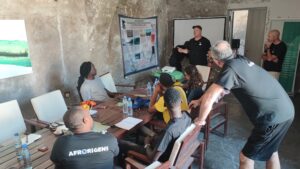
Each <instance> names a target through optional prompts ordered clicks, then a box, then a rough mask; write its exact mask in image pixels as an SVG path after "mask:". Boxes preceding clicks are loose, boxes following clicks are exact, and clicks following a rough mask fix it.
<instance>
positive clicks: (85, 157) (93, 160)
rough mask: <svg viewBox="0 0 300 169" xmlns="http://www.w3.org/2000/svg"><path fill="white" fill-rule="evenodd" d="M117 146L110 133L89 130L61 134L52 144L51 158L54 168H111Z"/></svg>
mask: <svg viewBox="0 0 300 169" xmlns="http://www.w3.org/2000/svg"><path fill="white" fill-rule="evenodd" d="M117 146H118V143H117V140H116V139H115V138H114V137H113V136H111V135H110V134H101V133H95V132H89V133H82V134H77V135H69V136H62V137H60V138H58V139H57V141H56V143H55V144H54V147H53V150H52V154H51V160H52V161H54V162H55V164H56V168H66V169H67V168H72V169H77V168H78V169H83V168H90V169H92V168H95V169H96V168H97V169H99V168H103V169H106V168H113V158H114V156H116V155H117V154H118V147H117Z"/></svg>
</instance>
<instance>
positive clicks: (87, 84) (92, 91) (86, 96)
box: [77, 62, 109, 101]
mask: <svg viewBox="0 0 300 169" xmlns="http://www.w3.org/2000/svg"><path fill="white" fill-rule="evenodd" d="M96 75H97V70H96V68H95V66H94V64H93V63H91V62H83V63H82V64H81V66H80V77H79V78H78V86H77V89H78V91H79V93H80V95H81V97H82V100H96V101H103V100H105V99H107V98H109V97H108V95H107V92H106V91H105V89H104V85H103V84H102V82H101V79H100V78H99V77H95V76H96Z"/></svg>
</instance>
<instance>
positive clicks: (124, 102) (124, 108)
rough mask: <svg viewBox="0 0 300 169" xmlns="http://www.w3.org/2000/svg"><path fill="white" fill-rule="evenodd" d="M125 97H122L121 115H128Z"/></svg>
mask: <svg viewBox="0 0 300 169" xmlns="http://www.w3.org/2000/svg"><path fill="white" fill-rule="evenodd" d="M127 103H128V102H127V98H126V96H124V97H123V114H128V104H127Z"/></svg>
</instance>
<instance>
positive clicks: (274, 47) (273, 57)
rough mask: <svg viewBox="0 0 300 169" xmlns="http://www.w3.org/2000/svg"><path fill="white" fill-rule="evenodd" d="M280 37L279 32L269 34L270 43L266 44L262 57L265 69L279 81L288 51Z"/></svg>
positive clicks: (273, 31)
mask: <svg viewBox="0 0 300 169" xmlns="http://www.w3.org/2000/svg"><path fill="white" fill-rule="evenodd" d="M279 37H280V32H279V31H278V30H271V31H270V32H269V34H268V41H267V42H266V43H265V53H264V54H263V55H262V59H263V61H264V63H263V67H264V69H266V70H267V71H268V72H269V73H270V74H271V75H272V76H273V77H274V78H275V79H277V80H278V79H279V75H280V72H281V69H282V64H283V61H284V57H285V54H286V51H287V47H286V44H285V43H284V42H283V41H281V40H280V39H279Z"/></svg>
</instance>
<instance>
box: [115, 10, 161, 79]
mask: <svg viewBox="0 0 300 169" xmlns="http://www.w3.org/2000/svg"><path fill="white" fill-rule="evenodd" d="M119 21H120V33H121V36H120V37H121V46H122V56H123V68H124V76H125V77H126V76H128V75H131V74H134V73H138V72H141V71H144V70H147V69H151V68H154V67H157V66H158V42H157V17H151V18H130V17H126V16H123V15H119Z"/></svg>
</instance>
